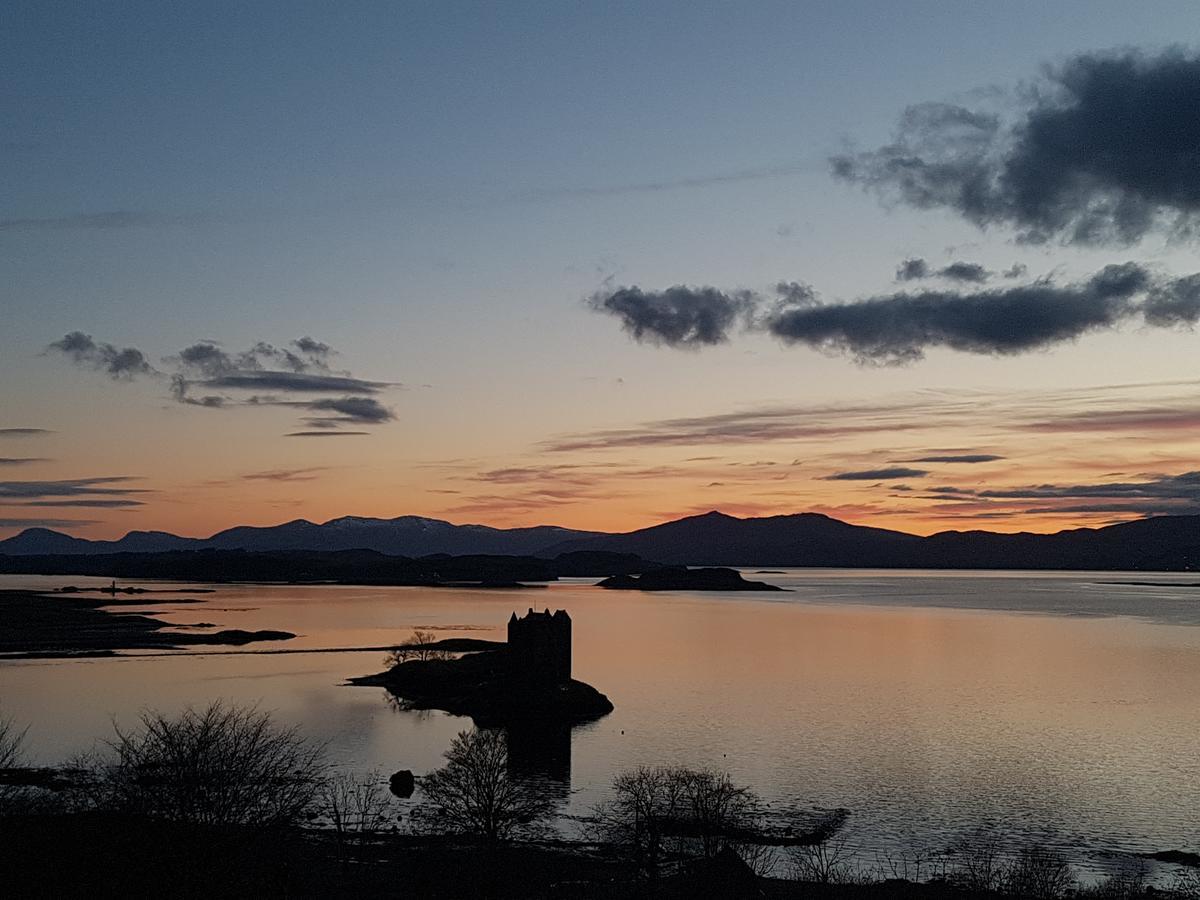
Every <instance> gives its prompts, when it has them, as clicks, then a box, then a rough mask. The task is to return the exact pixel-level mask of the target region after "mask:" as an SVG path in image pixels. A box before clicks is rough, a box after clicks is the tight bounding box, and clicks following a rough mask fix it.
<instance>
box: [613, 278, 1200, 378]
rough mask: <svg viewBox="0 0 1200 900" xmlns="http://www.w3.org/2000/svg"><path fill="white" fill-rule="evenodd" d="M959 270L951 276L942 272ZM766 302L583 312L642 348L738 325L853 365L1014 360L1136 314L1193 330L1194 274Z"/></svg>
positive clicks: (617, 302) (793, 290)
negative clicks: (613, 322)
mask: <svg viewBox="0 0 1200 900" xmlns="http://www.w3.org/2000/svg"><path fill="white" fill-rule="evenodd" d="M915 262H920V261H919V260H908V261H906V262H905V263H904V264H902V265H901V268H900V270H899V271H898V277H900V276H903V273H904V272H905V270H906V267H907V268H909V269H914V270H915V268H916V267H913V266H910V264H911V263H915ZM955 267H958V268H957V270H956V272H957V274H956V275H954V276H950V275H948V274H944V273H947V272H948V271H949V270H950V269H952V268H955ZM980 273H982V274H980ZM933 275H937V276H939V277H946V278H951V277H953V278H954V279H956V280H958V281H966V282H975V281H977V280H978V279H979V278H989V277H990V276H991V273H989V272H987V270H984V269H982V267H980V266H976V265H975V264H974V263H954V264H951V266H948V267H947V268H946V269H943V270H939V272H936V273H933ZM913 277H914V278H915V277H916V276H913ZM772 294H773V297H772V296H769V295H764V294H755V293H753V292H750V291H739V292H736V293H727V292H723V291H721V290H719V289H717V288H714V287H698V288H692V287H680V286H676V287H673V288H668V289H667V290H666V291H662V292H645V291H642V290H641V289H640V288H636V287H634V288H621V289H619V290H617V291H614V292H612V293H608V294H597V295H594V296H593V297H592V299H591V305H592V306H593V308H595V309H599V310H601V311H604V312H608V313H610V314H613V315H616V316H618V317H619V318H620V319H621V321H622V324H623V326H624V327H625V330H626V331H628V332H629V333H630V334H631V335H632V336H633V337H634V339H636V340H639V341H648V342H651V343H656V344H666V345H668V346H673V347H686V348H698V347H701V346H705V345H710V344H718V343H722V342H723V341H726V340H727V339H728V338H729V336H730V334H731V332H732V331H733V330H734V328H735V327H736V326H740V327H742V328H743V329H746V330H751V331H764V330H765V331H767V332H769V333H770V334H773V335H774V336H776V337H778V338H780V339H781V340H782V341H784V342H785V343H788V344H806V345H808V346H809V347H812V348H813V349H816V350H819V351H822V352H825V353H840V354H846V355H849V356H851V357H853V358H854V359H855V360H856V361H857V362H859V363H860V364H883V365H897V364H905V363H911V362H915V361H917V360H920V359H922V358H923V357H924V355H925V352H926V350H928V349H931V348H935V347H947V348H949V349H952V350H957V351H960V352H964V353H978V354H989V355H994V356H1011V355H1017V354H1021V353H1026V352H1029V351H1033V350H1041V349H1045V348H1048V347H1051V346H1053V345H1055V344H1060V343H1065V342H1068V341H1072V340H1075V339H1077V338H1079V337H1081V336H1083V335H1085V334H1088V333H1090V332H1093V331H1103V330H1110V329H1115V328H1117V327H1119V326H1121V325H1122V324H1124V323H1125V322H1127V321H1129V320H1131V319H1134V318H1137V317H1141V318H1142V320H1143V321H1144V322H1145V324H1147V325H1149V326H1152V327H1170V326H1184V327H1192V326H1194V325H1195V324H1196V323H1197V322H1198V321H1200V274H1197V275H1188V276H1184V277H1181V278H1174V279H1172V278H1166V277H1163V276H1161V275H1156V274H1154V273H1152V272H1151V271H1150V270H1149V269H1148V268H1146V267H1145V266H1143V265H1140V264H1138V263H1134V262H1127V263H1121V264H1116V265H1109V266H1106V267H1104V268H1103V269H1101V270H1100V271H1099V272H1097V273H1095V274H1094V275H1092V276H1091V277H1090V278H1087V279H1085V280H1083V281H1079V282H1075V283H1070V284H1056V283H1055V282H1054V281H1052V280H1051V279H1050V278H1049V277H1046V278H1043V279H1040V280H1038V281H1034V282H1032V283H1028V284H1015V285H1010V286H1005V287H995V288H989V289H978V290H967V289H957V288H951V289H941V290H920V291H900V292H896V293H891V294H882V295H877V296H873V297H866V298H863V299H860V300H855V301H844V302H822V301H821V300H820V299H819V298H818V295H817V294H816V292H815V291H814V290H813V289H812V287H810V286H809V285H807V284H803V283H798V282H780V283H779V284H777V285H776V286H775V287H774V289H773V291H772Z"/></svg>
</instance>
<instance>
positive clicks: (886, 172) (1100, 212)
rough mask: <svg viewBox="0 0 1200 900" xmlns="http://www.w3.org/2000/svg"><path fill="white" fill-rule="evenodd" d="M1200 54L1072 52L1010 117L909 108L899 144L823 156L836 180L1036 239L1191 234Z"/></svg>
mask: <svg viewBox="0 0 1200 900" xmlns="http://www.w3.org/2000/svg"><path fill="white" fill-rule="evenodd" d="M1198 108H1200V58H1198V57H1197V56H1196V55H1195V54H1192V53H1185V52H1183V51H1181V50H1171V51H1167V52H1163V53H1160V54H1157V55H1149V54H1145V53H1141V52H1137V51H1133V50H1126V51H1122V52H1114V53H1094V54H1084V55H1079V56H1076V57H1074V58H1072V59H1070V60H1068V61H1067V62H1066V63H1065V64H1063V65H1061V66H1058V67H1055V68H1052V69H1048V70H1047V71H1046V74H1045V78H1044V80H1043V81H1042V82H1041V83H1039V84H1037V85H1036V86H1035V87H1034V88H1033V89H1030V90H1026V91H1025V92H1024V93H1023V95H1022V96H1021V97H1020V99H1019V101H1018V112H1017V114H1016V117H1015V119H1014V120H1013V121H1011V122H1008V123H1002V122H1001V120H1000V118H999V117H997V116H994V115H990V114H987V113H984V112H980V111H977V110H970V109H966V108H964V107H961V106H953V105H950V104H940V103H925V104H920V105H917V106H912V107H909V109H907V110H906V111H905V112H904V114H903V115H902V116H901V119H900V123H899V126H898V128H897V132H896V135H895V139H894V141H893V142H892V143H890V144H888V145H887V146H884V147H881V148H879V149H878V150H874V151H871V152H867V153H859V154H847V155H842V156H837V157H834V158H833V159H832V160H831V166H832V170H833V173H834V175H835V176H836V177H838V178H842V179H845V180H847V181H850V182H853V183H856V184H860V185H863V186H864V187H866V188H868V189H870V190H873V191H876V192H878V193H879V194H880V195H882V196H883V197H885V198H887V199H889V200H895V201H898V202H900V203H904V204H906V205H910V206H913V207H916V208H918V209H932V208H939V207H944V208H949V209H951V210H953V211H955V212H957V213H958V214H960V215H962V216H963V217H964V218H966V219H967V220H968V221H970V222H972V223H974V224H975V225H977V226H980V227H987V226H990V225H1006V226H1010V227H1012V228H1015V229H1016V230H1017V233H1018V238H1019V239H1020V240H1023V241H1027V242H1031V243H1042V242H1045V241H1048V240H1059V241H1062V242H1064V243H1078V244H1101V243H1118V244H1129V243H1131V242H1134V241H1137V240H1139V239H1140V238H1142V237H1143V236H1145V235H1146V234H1147V233H1148V232H1150V231H1152V230H1165V231H1167V232H1170V233H1173V234H1175V235H1180V236H1186V237H1193V236H1194V235H1195V229H1196V223H1197V221H1198V219H1197V217H1198V215H1200V165H1198V164H1200V117H1198V116H1197V115H1196V110H1197V109H1198Z"/></svg>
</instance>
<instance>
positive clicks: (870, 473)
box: [821, 466, 929, 481]
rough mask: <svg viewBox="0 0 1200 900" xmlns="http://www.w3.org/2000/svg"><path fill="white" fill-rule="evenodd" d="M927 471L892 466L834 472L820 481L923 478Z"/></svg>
mask: <svg viewBox="0 0 1200 900" xmlns="http://www.w3.org/2000/svg"><path fill="white" fill-rule="evenodd" d="M928 474H929V473H928V472H927V471H925V470H924V469H907V468H905V467H903V466H892V467H890V468H884V469H862V470H860V471H857V472H836V473H834V474H833V475H826V476H825V477H824V478H822V479H821V480H822V481H880V480H882V479H885V478H924V477H925V476H926V475H928Z"/></svg>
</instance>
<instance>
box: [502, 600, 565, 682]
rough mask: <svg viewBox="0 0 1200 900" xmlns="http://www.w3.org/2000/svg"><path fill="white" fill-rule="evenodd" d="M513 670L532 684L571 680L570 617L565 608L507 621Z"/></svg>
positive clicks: (514, 614)
mask: <svg viewBox="0 0 1200 900" xmlns="http://www.w3.org/2000/svg"><path fill="white" fill-rule="evenodd" d="M508 653H509V658H510V659H511V660H512V665H513V673H514V674H515V675H517V676H518V677H520V678H522V679H525V680H527V681H529V682H531V683H536V684H542V685H561V684H566V683H567V682H569V681H570V680H571V617H570V616H569V615H567V611H566V610H565V609H559V610H556V611H555V612H554V613H553V615H552V614H551V613H550V610H548V609H547V610H546V611H545V612H534V611H533V609H532V607H531V608H530V610H529V612H528V613H527V614H526V615H524V616H523V617H521V618H520V619H518V618H517V614H516V613H515V612H514V613H513V614H512V617H511V618H510V619H509V620H508Z"/></svg>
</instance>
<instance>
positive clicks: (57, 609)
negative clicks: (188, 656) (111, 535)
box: [0, 591, 295, 657]
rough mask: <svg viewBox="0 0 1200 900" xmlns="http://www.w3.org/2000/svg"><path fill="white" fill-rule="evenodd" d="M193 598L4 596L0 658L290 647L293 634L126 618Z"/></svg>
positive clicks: (17, 593) (24, 593) (1, 599)
mask: <svg viewBox="0 0 1200 900" xmlns="http://www.w3.org/2000/svg"><path fill="white" fill-rule="evenodd" d="M200 602H201V601H199V600H195V599H192V598H171V599H162V598H157V599H154V600H150V599H148V598H141V599H136V600H135V599H128V598H120V599H118V598H116V597H110V598H105V597H92V596H81V595H80V593H78V592H67V593H38V592H36V591H0V625H2V627H0V653H2V654H5V655H6V656H16V655H21V656H26V657H30V656H64V655H72V656H74V655H79V656H98V655H111V654H113V653H116V652H117V651H119V650H171V649H179V648H182V647H193V646H241V645H243V644H249V643H252V642H254V641H285V640H288V639H290V638H293V637H295V635H294V634H292V633H291V632H288V631H242V630H240V629H227V630H224V631H217V632H212V633H205V634H198V633H197V634H192V633H188V632H178V631H169V630H166V629H168V628H170V627H171V626H169V625H168V624H167V623H166V622H163V621H162V620H161V619H155V618H152V617H150V616H147V615H144V614H140V613H129V612H121V611H120V608H121V607H128V606H137V607H140V608H142V609H145V607H147V606H150V605H154V606H164V605H167V604H171V605H176V604H192V603H200Z"/></svg>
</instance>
